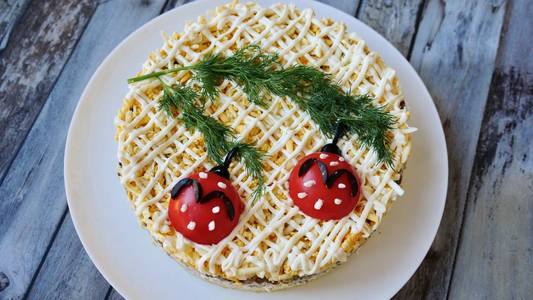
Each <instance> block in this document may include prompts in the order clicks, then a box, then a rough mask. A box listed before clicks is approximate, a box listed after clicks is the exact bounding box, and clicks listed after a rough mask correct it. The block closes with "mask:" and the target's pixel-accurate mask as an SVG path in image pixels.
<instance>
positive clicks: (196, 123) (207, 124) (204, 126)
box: [159, 83, 234, 163]
mask: <svg viewBox="0 0 533 300" xmlns="http://www.w3.org/2000/svg"><path fill="white" fill-rule="evenodd" d="M197 99H198V94H197V93H196V92H195V91H194V90H193V89H192V88H191V87H189V86H182V85H173V86H168V85H166V84H165V83H163V96H162V97H161V99H160V102H159V107H160V109H162V110H163V111H165V112H167V114H168V115H169V116H171V117H174V116H175V115H176V114H177V113H178V112H179V111H181V114H180V115H179V119H180V120H181V121H182V122H183V124H184V125H185V127H187V128H189V129H191V128H195V129H197V130H198V131H200V133H201V134H202V135H203V137H204V144H205V147H206V150H207V155H208V156H209V157H210V158H211V159H212V160H214V161H215V162H217V163H221V162H222V160H223V157H224V155H226V153H227V152H228V151H229V142H228V140H230V139H233V138H234V136H233V133H232V131H231V130H230V129H229V128H228V127H226V126H224V125H223V124H222V123H220V122H218V121H217V120H216V119H215V118H213V117H210V116H206V115H204V113H203V108H201V107H198V106H197V104H196V101H197Z"/></svg>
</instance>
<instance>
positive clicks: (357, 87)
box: [115, 2, 416, 284]
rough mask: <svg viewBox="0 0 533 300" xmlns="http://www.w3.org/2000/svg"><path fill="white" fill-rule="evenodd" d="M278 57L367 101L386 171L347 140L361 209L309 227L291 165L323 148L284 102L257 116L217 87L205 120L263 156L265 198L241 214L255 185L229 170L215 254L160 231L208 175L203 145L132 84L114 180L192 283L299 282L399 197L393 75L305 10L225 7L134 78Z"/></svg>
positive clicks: (353, 245)
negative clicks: (234, 207)
mask: <svg viewBox="0 0 533 300" xmlns="http://www.w3.org/2000/svg"><path fill="white" fill-rule="evenodd" d="M252 43H255V44H258V45H261V47H262V48H263V49H264V50H265V51H269V52H277V53H279V55H280V58H281V59H282V62H283V63H284V64H285V65H287V66H290V65H293V64H306V65H311V66H314V67H317V68H320V69H322V70H323V71H324V72H327V73H330V74H331V75H332V77H333V79H334V80H335V81H337V82H339V84H340V85H341V86H342V87H343V88H344V89H345V90H347V91H348V90H351V91H352V93H355V94H369V95H371V96H373V97H374V98H375V105H385V106H386V107H387V110H388V111H389V112H390V113H391V114H392V115H394V116H395V117H396V118H397V122H396V128H395V129H393V130H392V131H391V136H392V145H391V147H392V152H393V157H394V162H395V163H394V164H395V165H394V168H390V167H387V166H386V165H385V164H383V163H378V159H377V155H376V154H375V153H374V152H373V151H371V149H368V148H365V147H363V146H361V145H360V144H359V143H358V140H357V137H356V136H350V137H345V138H344V139H343V140H341V141H340V142H339V147H340V148H341V150H342V153H343V154H344V156H345V158H346V159H347V160H348V161H349V162H350V163H351V164H352V165H353V166H355V167H356V168H357V172H358V174H359V175H360V177H361V179H362V182H363V184H362V199H361V201H360V202H359V204H358V206H357V207H356V209H355V210H354V211H353V213H351V214H350V215H349V216H347V217H345V218H343V219H341V220H335V221H320V220H316V219H313V218H310V217H307V216H305V215H303V214H302V213H300V211H299V210H298V208H297V207H295V206H294V205H293V204H292V201H291V200H290V198H289V195H288V190H287V187H288V185H287V181H288V178H289V174H290V172H291V170H292V168H293V167H294V166H295V165H296V163H297V161H298V159H300V158H302V157H303V156H305V155H306V154H309V153H311V152H315V151H318V150H319V149H320V148H321V147H322V146H323V145H324V144H326V143H327V142H329V141H328V140H326V138H325V137H324V136H323V135H322V134H321V132H320V130H319V128H317V126H316V125H315V124H314V123H313V122H312V120H311V119H310V117H309V115H307V114H306V113H305V112H303V111H301V110H300V109H299V108H298V107H297V106H296V105H294V104H293V103H292V102H291V101H290V99H287V98H280V97H276V96H272V98H271V99H269V102H270V105H269V106H268V107H267V108H261V107H258V106H256V105H254V104H251V103H249V102H248V101H247V99H246V96H245V94H244V93H243V91H242V90H241V89H240V88H239V87H238V86H237V85H235V84H234V83H232V82H230V81H224V82H223V83H222V85H221V86H220V90H221V96H220V99H218V100H217V101H215V103H208V105H206V113H208V114H210V115H211V116H213V117H214V118H216V119H218V120H219V121H221V122H222V123H224V124H226V125H228V126H230V127H231V128H232V129H233V130H234V131H235V133H236V135H237V136H238V138H239V139H241V140H244V141H247V142H253V143H255V144H256V145H258V146H259V147H260V149H261V150H263V151H265V152H266V153H267V155H268V157H267V159H266V161H265V163H264V171H265V175H266V184H267V185H266V192H265V194H264V196H263V198H262V199H260V200H259V201H256V202H255V203H252V199H251V193H252V192H253V191H254V188H255V186H256V184H257V183H256V182H255V181H254V180H253V178H251V177H250V176H248V174H247V173H246V171H245V170H244V167H243V165H242V164H241V163H237V162H234V163H233V164H232V165H231V168H230V173H231V180H232V182H233V184H234V185H235V187H236V188H237V189H238V191H239V194H240V197H241V199H242V201H244V202H245V203H246V209H245V211H244V213H243V215H242V216H241V219H240V222H239V224H238V225H237V227H236V228H235V230H234V231H233V232H232V234H231V235H230V236H228V237H227V238H225V239H224V240H223V241H221V242H220V243H219V244H217V245H213V246H204V245H198V244H195V243H192V242H190V241H188V240H187V239H185V238H184V237H183V236H182V235H181V234H179V233H177V232H176V231H174V230H173V229H172V227H171V226H170V224H169V222H168V220H167V206H168V203H169V200H170V190H171V189H172V187H173V186H174V184H175V183H176V182H177V181H179V180H180V179H182V178H184V177H186V176H187V175H188V174H190V173H192V172H199V171H203V170H206V169H209V168H211V167H213V166H214V164H213V162H212V161H210V160H209V159H207V156H206V153H205V150H204V144H203V138H202V136H201V134H200V133H199V132H197V131H195V130H194V129H186V128H185V126H184V125H183V124H182V123H181V122H179V121H177V120H176V119H171V118H168V117H167V115H166V114H165V113H164V112H162V111H159V110H158V99H159V98H160V97H161V95H162V91H161V86H160V84H159V82H158V81H157V80H146V81H142V82H138V83H135V84H131V85H130V86H129V87H130V90H129V92H128V94H127V95H126V97H125V100H124V104H123V107H122V108H121V110H120V111H119V113H118V115H117V117H116V120H115V124H116V127H117V134H116V139H117V141H118V160H119V162H120V164H119V165H120V167H119V175H120V180H121V183H122V185H123V186H124V188H125V189H126V191H127V194H128V198H129V200H130V202H131V204H132V206H133V209H134V212H135V215H136V216H137V218H138V220H139V222H140V224H141V225H142V226H143V227H144V228H146V229H147V230H148V231H149V232H150V234H151V235H152V237H153V238H154V240H155V241H156V242H157V244H159V245H160V246H161V247H162V248H163V249H164V251H165V252H167V253H168V254H169V255H170V256H171V257H173V258H174V259H176V260H177V261H178V262H180V263H182V264H184V265H186V266H188V267H189V268H191V269H194V270H196V271H198V272H200V274H203V275H207V276H210V277H215V278H220V279H223V280H230V281H232V282H234V283H236V284H241V283H244V284H246V283H247V282H251V281H256V282H265V281H267V282H270V283H274V284H275V283H276V282H279V283H281V282H287V281H291V280H295V281H296V280H298V279H300V278H307V277H309V276H310V275H315V274H318V273H321V272H324V271H327V270H328V269H330V268H332V267H334V266H335V265H336V264H338V263H339V262H343V261H345V260H346V258H347V256H348V254H350V253H352V252H353V251H355V250H356V249H357V248H358V247H359V246H360V245H361V244H362V243H363V242H364V241H365V240H366V239H367V238H368V237H369V236H370V234H371V233H372V232H373V231H374V230H376V228H377V227H378V225H379V223H380V221H381V219H382V217H383V215H384V213H385V212H386V210H387V209H388V208H389V206H390V204H391V201H394V200H396V198H397V197H398V196H401V195H402V194H403V189H402V188H401V187H400V185H399V184H398V183H397V182H399V180H400V179H401V172H402V170H403V168H404V165H405V163H406V161H407V158H408V155H409V152H410V149H411V133H412V132H414V131H415V130H416V129H415V128H410V127H409V126H408V125H407V123H406V122H407V120H408V117H409V113H408V111H407V108H406V107H405V102H404V96H403V94H402V92H401V90H400V87H399V82H398V79H397V77H396V73H395V71H394V70H392V69H391V68H389V67H387V66H386V65H385V64H384V63H383V61H382V60H381V58H380V56H379V55H378V54H377V53H375V52H372V51H370V49H369V48H368V47H367V45H366V44H365V42H364V41H363V40H361V39H360V38H359V37H358V36H357V35H356V34H355V33H348V32H346V28H345V26H344V24H341V23H337V22H334V21H332V20H329V19H322V20H319V19H317V18H316V17H314V13H313V11H312V10H310V9H306V10H299V9H298V8H296V7H294V6H293V5H285V4H276V5H273V6H271V7H261V6H259V5H257V4H255V3H246V4H240V3H236V2H234V3H231V4H227V5H224V6H221V7H218V8H217V9H216V10H215V11H213V12H209V13H208V14H207V15H206V16H202V17H200V18H199V19H198V20H197V21H196V22H191V23H189V24H187V25H186V27H185V30H184V32H183V33H179V34H176V33H175V34H173V35H172V36H167V35H164V44H163V46H162V47H161V48H160V49H159V50H157V51H155V52H153V53H152V54H151V55H150V56H149V58H148V60H147V61H146V62H145V63H144V65H143V68H142V71H141V72H140V73H139V74H146V73H150V72H153V71H158V70H163V69H167V68H173V67H176V66H178V65H189V64H192V63H194V62H197V61H199V60H201V59H202V57H203V56H205V55H206V54H207V53H210V52H214V53H218V52H222V53H225V54H227V55H230V54H232V53H233V52H234V51H235V50H236V49H238V48H241V47H243V46H246V45H248V44H252ZM190 77H191V74H190V73H189V72H186V71H184V72H179V73H175V74H169V75H166V76H163V77H162V79H163V80H164V81H165V82H167V83H168V84H172V83H176V82H179V83H181V84H192V85H194V83H193V82H192V80H189V78H190Z"/></svg>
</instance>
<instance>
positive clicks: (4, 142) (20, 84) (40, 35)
mask: <svg viewBox="0 0 533 300" xmlns="http://www.w3.org/2000/svg"><path fill="white" fill-rule="evenodd" d="M21 5H22V4H21ZM95 7H96V4H95V3H94V2H93V1H88V0H85V1H78V0H60V1H48V2H45V1H33V2H32V3H31V4H30V5H28V6H27V10H26V12H25V13H24V14H23V15H22V16H21V17H20V20H19V21H18V23H17V24H16V25H15V27H14V28H13V31H12V32H11V35H10V38H9V41H10V42H9V43H7V45H6V48H5V49H4V50H3V51H2V52H1V53H0V128H2V130H0V153H2V155H0V181H1V180H2V178H3V177H4V175H5V171H6V170H7V168H8V166H9V164H10V163H11V161H12V159H13V158H14V157H15V155H16V153H17V150H18V149H19V148H20V145H21V144H22V142H23V141H24V138H25V137H26V135H27V133H28V131H29V129H30V128H31V125H32V124H33V122H34V121H35V118H36V117H37V115H38V114H39V111H40V110H41V108H42V106H43V104H44V101H45V100H46V97H47V96H48V94H49V93H50V90H51V89H52V87H53V85H54V82H55V81H56V79H57V76H58V75H59V73H60V72H61V69H62V68H63V65H64V63H65V61H66V60H67V59H68V57H69V55H70V53H71V51H72V49H73V48H74V46H75V44H76V41H77V40H78V38H79V36H80V35H81V33H82V32H83V29H84V28H85V25H86V23H87V22H88V20H89V19H90V17H91V15H92V13H93V11H94V8H95ZM13 9H14V10H15V12H16V10H17V9H16V8H13ZM17 19H18V18H17ZM11 27H12V26H11ZM4 41H7V39H4Z"/></svg>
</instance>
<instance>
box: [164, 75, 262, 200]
mask: <svg viewBox="0 0 533 300" xmlns="http://www.w3.org/2000/svg"><path fill="white" fill-rule="evenodd" d="M159 80H160V82H161V83H162V84H163V96H162V97H161V98H160V100H159V109H161V110H162V111H165V112H166V113H167V114H168V115H169V116H170V117H176V116H177V117H178V118H179V119H180V120H181V121H182V122H183V124H184V125H185V127H187V128H189V129H191V128H194V129H196V130H198V131H200V133H201V134H202V135H203V137H204V144H205V147H206V150H207V155H208V156H209V158H211V159H212V160H214V161H215V162H216V163H218V164H221V163H222V161H223V160H224V156H225V155H226V154H227V153H228V151H230V150H231V149H233V148H236V149H237V156H238V157H239V158H240V160H241V162H242V163H243V164H244V167H245V168H246V171H247V172H248V174H249V175H250V176H252V177H253V178H256V179H257V188H256V189H255V191H254V192H253V194H252V198H253V199H254V201H255V200H256V199H259V198H260V197H261V195H262V193H263V189H264V179H263V157H264V154H263V153H262V152H261V151H259V150H258V149H257V148H255V147H254V146H253V145H252V144H247V143H244V142H232V140H234V139H235V136H234V134H233V132H232V131H231V129H230V128H228V127H227V126H225V125H224V124H222V123H220V122H219V121H218V120H216V119H215V118H213V117H210V116H206V115H205V114H204V113H203V104H204V103H203V102H202V101H201V97H199V95H198V93H196V92H195V91H194V90H193V89H192V88H191V87H189V86H185V85H172V86H169V85H167V84H166V83H165V82H163V81H162V80H161V79H159ZM180 112H181V113H180Z"/></svg>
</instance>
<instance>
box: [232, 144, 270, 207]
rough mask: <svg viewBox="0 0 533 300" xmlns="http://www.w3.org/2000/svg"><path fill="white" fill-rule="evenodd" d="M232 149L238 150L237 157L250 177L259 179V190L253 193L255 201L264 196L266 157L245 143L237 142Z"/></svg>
mask: <svg viewBox="0 0 533 300" xmlns="http://www.w3.org/2000/svg"><path fill="white" fill-rule="evenodd" d="M231 148H232V149H233V148H236V149H237V157H238V158H239V159H240V160H241V162H242V163H243V164H244V167H245V169H246V172H247V173H248V175H250V176H252V177H254V178H256V179H257V188H256V189H255V191H254V192H253V193H252V198H253V199H254V201H255V200H256V199H259V198H260V197H261V195H262V194H263V188H264V185H265V182H264V178H263V159H264V157H265V155H264V153H263V152H261V151H259V150H258V149H257V148H255V147H254V146H253V145H251V144H248V143H245V142H236V143H234V144H233V145H232V146H231Z"/></svg>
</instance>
